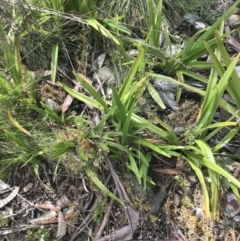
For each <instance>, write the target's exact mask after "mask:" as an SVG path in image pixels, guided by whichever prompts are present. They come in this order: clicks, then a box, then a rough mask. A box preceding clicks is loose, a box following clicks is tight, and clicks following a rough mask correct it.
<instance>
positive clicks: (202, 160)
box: [184, 151, 240, 188]
mask: <svg viewBox="0 0 240 241" xmlns="http://www.w3.org/2000/svg"><path fill="white" fill-rule="evenodd" d="M184 153H185V154H186V155H187V156H188V157H190V158H191V159H193V160H195V161H197V162H198V163H199V164H201V165H203V166H205V167H207V168H209V169H211V170H213V171H215V172H217V173H219V174H220V175H222V176H224V177H225V178H226V179H227V180H229V181H231V182H232V183H234V184H235V185H236V186H237V187H239V188H240V182H239V181H238V180H237V179H236V178H235V177H234V176H233V175H231V174H230V173H229V172H227V171H226V170H225V169H223V168H222V167H220V166H219V165H217V164H216V163H213V162H211V161H209V160H208V159H207V158H205V157H201V156H200V155H198V154H195V153H193V152H190V151H184Z"/></svg>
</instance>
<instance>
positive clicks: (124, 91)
mask: <svg viewBox="0 0 240 241" xmlns="http://www.w3.org/2000/svg"><path fill="white" fill-rule="evenodd" d="M143 58H144V49H143V48H141V49H140V51H139V54H138V56H137V58H136V60H135V61H134V63H133V64H132V66H131V69H130V70H129V72H128V74H127V76H126V78H125V79H124V81H123V84H122V86H121V89H120V92H119V97H120V99H121V100H124V98H125V95H126V94H127V93H128V92H129V90H130V87H131V84H132V82H133V80H134V77H135V75H136V73H137V70H138V67H139V66H140V63H141V62H142V61H143Z"/></svg>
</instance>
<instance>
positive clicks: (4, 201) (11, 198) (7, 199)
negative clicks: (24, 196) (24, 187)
mask: <svg viewBox="0 0 240 241" xmlns="http://www.w3.org/2000/svg"><path fill="white" fill-rule="evenodd" d="M18 192H19V187H15V188H14V189H13V190H12V192H11V194H10V195H9V196H8V197H6V198H4V199H2V200H0V208H2V207H4V206H5V205H6V204H7V203H9V202H10V201H12V200H13V199H14V198H15V197H16V196H17V194H18Z"/></svg>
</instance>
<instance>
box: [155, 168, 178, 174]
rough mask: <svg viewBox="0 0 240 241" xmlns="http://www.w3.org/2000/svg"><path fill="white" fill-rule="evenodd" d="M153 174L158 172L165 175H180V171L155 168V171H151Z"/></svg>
mask: <svg viewBox="0 0 240 241" xmlns="http://www.w3.org/2000/svg"><path fill="white" fill-rule="evenodd" d="M152 170H153V171H155V172H159V173H162V174H167V175H179V174H182V172H181V171H179V170H177V169H174V168H172V169H170V168H156V169H152Z"/></svg>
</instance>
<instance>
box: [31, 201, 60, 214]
mask: <svg viewBox="0 0 240 241" xmlns="http://www.w3.org/2000/svg"><path fill="white" fill-rule="evenodd" d="M35 207H37V208H42V209H50V210H52V211H55V212H58V211H59V209H58V208H56V207H55V206H54V205H52V203H50V202H45V203H37V204H36V205H35Z"/></svg>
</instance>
